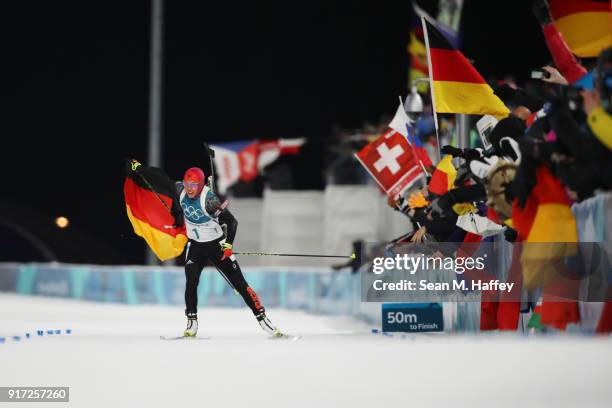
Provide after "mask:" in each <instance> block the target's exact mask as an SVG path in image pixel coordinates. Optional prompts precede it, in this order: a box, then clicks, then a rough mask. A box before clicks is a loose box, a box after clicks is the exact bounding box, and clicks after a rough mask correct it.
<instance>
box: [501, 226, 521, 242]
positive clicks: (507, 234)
mask: <svg viewBox="0 0 612 408" xmlns="http://www.w3.org/2000/svg"><path fill="white" fill-rule="evenodd" d="M504 238H506V241H508V242H515V241H516V239H517V238H518V233H517V232H516V230H515V229H514V228H510V227H506V228H504Z"/></svg>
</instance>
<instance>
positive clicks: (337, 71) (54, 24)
mask: <svg viewBox="0 0 612 408" xmlns="http://www.w3.org/2000/svg"><path fill="white" fill-rule="evenodd" d="M421 3H428V2H421ZM434 3H435V2H434ZM493 3H495V6H497V7H499V6H502V5H503V6H504V7H503V9H501V8H494V6H493ZM424 8H425V9H427V10H428V11H430V12H431V13H432V14H434V15H435V12H436V10H435V6H434V7H431V5H427V7H424ZM411 16H412V10H411V5H410V2H409V1H401V2H400V1H391V2H386V1H343V2H340V1H338V2H335V1H321V2H276V1H251V2H245V3H240V2H201V1H200V2H187V1H185V2H178V1H172V2H171V1H166V2H165V16H164V17H165V20H164V68H163V80H164V87H163V137H164V143H163V148H162V152H163V166H162V167H164V169H166V170H167V172H168V173H169V174H170V175H171V176H174V177H176V178H179V177H181V175H182V172H183V171H184V169H185V168H187V167H190V166H192V165H204V159H205V157H204V155H203V152H202V149H201V143H202V142H203V141H208V142H212V143H214V142H223V141H230V140H240V139H255V138H278V137H306V138H309V140H310V141H311V146H314V148H313V147H311V148H307V149H306V150H305V153H304V154H303V155H302V157H301V158H300V159H299V160H302V162H301V163H303V164H304V166H301V167H302V168H303V172H304V177H301V178H299V180H300V185H299V186H298V187H299V188H314V187H316V186H317V185H318V184H320V183H317V180H316V177H315V178H312V177H309V173H310V172H312V171H314V172H315V173H316V172H317V171H319V172H320V169H317V168H318V167H319V166H321V164H322V162H323V161H322V156H323V152H322V151H321V149H318V148H317V146H322V143H321V142H322V141H323V140H325V138H327V137H329V135H330V134H331V130H332V127H333V126H335V125H336V126H342V127H345V128H359V127H360V126H362V124H363V123H365V122H366V121H370V122H376V121H377V120H378V119H379V118H380V117H381V115H384V114H392V113H393V112H394V111H395V108H396V104H397V95H399V94H405V90H406V86H407V70H408V61H409V60H408V55H407V53H406V44H407V42H408V34H409V29H410V25H409V24H410V19H411ZM5 18H6V19H7V21H6V23H7V24H8V26H7V28H8V31H9V33H8V36H6V39H7V42H8V45H7V47H6V48H5V55H4V58H3V60H4V61H5V63H6V64H7V65H8V66H9V67H10V68H11V74H10V75H9V76H8V82H9V83H8V92H5V94H6V96H7V98H8V105H9V108H8V111H7V112H5V113H6V115H3V116H5V118H4V120H3V121H2V134H3V144H2V153H3V154H2V164H1V166H2V167H1V169H0V170H1V171H2V173H1V174H2V180H3V183H2V184H3V186H2V189H1V191H2V193H1V196H0V200H3V201H4V202H8V203H12V204H14V205H16V206H18V207H22V208H26V207H27V208H33V209H35V210H37V211H38V212H40V213H41V215H43V216H49V217H56V216H58V215H65V216H66V217H68V218H69V219H70V221H71V226H70V228H73V229H76V230H82V231H86V232H88V233H90V234H93V235H95V236H97V237H98V238H99V239H100V241H101V242H103V243H104V244H105V245H108V246H109V247H111V248H113V249H114V250H116V251H117V253H118V254H119V258H118V259H119V260H118V261H120V262H130V263H136V262H142V260H143V244H142V240H141V239H140V238H138V237H136V236H135V235H134V234H133V232H132V229H131V226H130V225H129V222H128V220H127V217H126V214H125V205H124V202H123V196H122V183H123V178H124V162H125V160H126V159H128V158H131V157H135V158H138V159H140V160H141V161H143V162H145V164H146V157H147V134H148V109H149V107H148V86H149V46H150V44H149V36H150V4H149V2H148V1H127V2H126V1H123V2H96V3H94V2H70V3H67V2H40V3H36V2H19V4H18V5H12V6H10V8H9V9H8V10H7V11H6V12H5ZM461 33H462V38H463V42H462V47H461V48H462V51H463V52H464V54H465V55H466V56H467V57H468V58H471V59H473V60H474V61H475V66H476V68H477V69H478V70H479V71H480V73H481V74H482V75H483V76H485V77H489V76H497V77H503V76H505V75H507V74H512V75H514V76H515V77H516V78H517V79H518V80H519V83H520V82H521V81H522V80H525V79H526V78H527V75H528V74H529V71H530V69H531V68H535V67H539V66H541V65H543V64H545V63H547V62H548V61H549V60H550V56H549V54H548V51H547V50H546V47H545V44H544V40H543V37H542V34H541V31H540V28H539V26H538V24H537V22H536V20H535V18H534V17H533V16H532V14H531V11H530V2H529V1H518V2H499V3H498V2H484V1H474V0H466V4H465V6H464V11H463V18H462V28H461ZM309 167H310V168H309ZM309 183H312V185H311V184H309ZM4 215H5V216H6V214H4ZM11 216H12V214H11ZM14 216H15V217H27V215H19V214H16V213H15V214H14ZM40 222H41V223H44V221H40ZM41 228H43V227H42V226H41ZM44 228H47V227H46V226H44ZM13 243H14V244H15V242H13ZM0 244H2V245H6V243H1V242H0ZM100 245H102V244H100ZM9 250H10V249H6V246H5V251H9Z"/></svg>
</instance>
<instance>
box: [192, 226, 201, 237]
mask: <svg viewBox="0 0 612 408" xmlns="http://www.w3.org/2000/svg"><path fill="white" fill-rule="evenodd" d="M192 231H193V232H194V233H195V236H196V239H200V234H198V229H197V228H194V229H193V230H192Z"/></svg>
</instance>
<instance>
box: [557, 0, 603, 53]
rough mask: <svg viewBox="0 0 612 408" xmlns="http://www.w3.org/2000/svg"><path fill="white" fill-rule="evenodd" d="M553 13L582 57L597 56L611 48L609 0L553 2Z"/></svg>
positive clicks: (565, 34)
mask: <svg viewBox="0 0 612 408" xmlns="http://www.w3.org/2000/svg"><path fill="white" fill-rule="evenodd" d="M550 14H551V16H552V18H553V20H554V24H555V26H556V27H557V30H559V32H561V34H563V39H564V40H565V42H566V43H567V45H568V46H569V47H570V49H571V50H572V52H573V53H574V54H576V55H578V56H579V57H596V56H597V55H599V53H600V52H601V51H602V50H603V49H605V48H607V47H609V46H611V45H612V28H611V26H612V22H611V21H610V0H605V1H592V0H550Z"/></svg>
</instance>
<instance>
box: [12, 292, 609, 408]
mask: <svg viewBox="0 0 612 408" xmlns="http://www.w3.org/2000/svg"><path fill="white" fill-rule="evenodd" d="M268 314H269V316H270V318H271V319H272V321H273V322H275V323H276V324H278V325H279V326H280V327H281V328H283V329H284V330H285V331H286V332H289V333H293V334H302V335H303V336H304V337H303V338H302V339H300V340H297V341H287V340H270V339H267V338H266V336H265V335H264V333H263V331H261V329H260V328H259V326H258V325H257V324H256V322H255V320H254V319H253V317H252V316H251V313H250V312H249V311H248V310H247V309H246V308H241V309H230V308H228V309H221V308H215V309H212V308H211V309H207V308H201V310H200V313H199V315H200V328H201V330H200V333H202V334H203V335H207V336H210V337H211V339H210V340H201V341H195V340H187V341H184V340H178V341H164V340H160V339H159V336H160V335H178V334H180V333H181V331H182V329H183V326H184V323H185V322H184V317H183V310H182V309H181V308H179V307H166V306H127V305H116V304H115V305H113V304H101V303H92V302H83V301H75V300H65V299H54V298H44V297H24V296H18V295H13V294H5V293H0V336H11V335H16V334H23V333H25V332H35V331H36V330H37V329H45V330H46V329H67V328H70V329H72V330H73V334H70V335H59V336H57V335H53V336H44V337H40V338H38V337H35V338H33V339H30V340H22V341H20V342H15V341H12V340H10V339H7V341H6V343H4V344H0V386H70V403H55V404H53V406H54V407H59V406H71V407H124V406H125V407H128V406H129V407H145V408H146V407H187V406H189V407H191V406H198V407H242V408H244V407H370V408H372V407H387V406H389V407H408V406H412V407H425V406H433V407H449V406H468V407H481V406H482V407H517V406H520V407H545V406H554V407H578V406H581V407H582V406H584V407H599V406H601V407H603V406H606V407H608V406H612V382H611V380H610V379H611V378H612V340H611V339H610V338H608V337H607V338H590V337H577V336H554V337H539V338H525V337H519V336H517V335H501V334H494V335H481V336H449V335H410V336H404V337H403V338H402V336H396V337H387V336H381V335H373V334H371V333H370V329H371V327H370V326H367V325H365V324H363V323H360V322H358V321H357V320H354V319H352V318H349V317H344V318H340V317H328V316H315V315H309V314H305V313H301V312H294V311H286V310H278V309H276V310H275V309H272V310H269V312H268ZM0 405H4V404H1V403H0ZM28 405H33V406H35V407H40V406H41V405H40V404H36V405H34V404H20V405H19V406H20V407H26V406H28ZM7 406H8V404H7Z"/></svg>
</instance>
